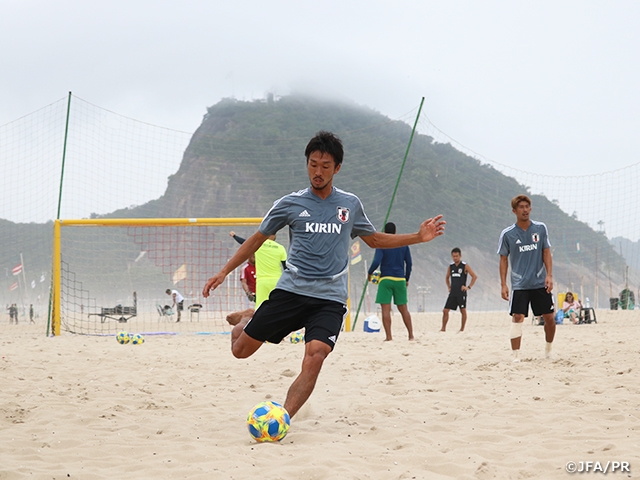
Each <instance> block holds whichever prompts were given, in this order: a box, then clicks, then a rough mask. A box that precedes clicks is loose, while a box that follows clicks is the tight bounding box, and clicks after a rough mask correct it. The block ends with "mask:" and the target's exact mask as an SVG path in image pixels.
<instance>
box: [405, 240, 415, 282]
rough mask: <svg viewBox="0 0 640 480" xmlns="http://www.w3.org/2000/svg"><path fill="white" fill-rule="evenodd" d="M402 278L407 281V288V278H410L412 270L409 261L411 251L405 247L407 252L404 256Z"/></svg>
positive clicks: (411, 263) (411, 264) (411, 262)
mask: <svg viewBox="0 0 640 480" xmlns="http://www.w3.org/2000/svg"><path fill="white" fill-rule="evenodd" d="M404 265H405V270H404V278H405V280H406V281H407V287H408V286H409V278H411V270H412V269H413V261H412V260H411V250H410V249H409V247H407V251H406V252H405V255H404Z"/></svg>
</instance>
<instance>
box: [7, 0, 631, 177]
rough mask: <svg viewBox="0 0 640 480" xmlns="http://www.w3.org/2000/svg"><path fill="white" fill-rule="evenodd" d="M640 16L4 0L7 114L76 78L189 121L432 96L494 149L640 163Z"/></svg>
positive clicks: (38, 102) (500, 154) (482, 6)
mask: <svg viewBox="0 0 640 480" xmlns="http://www.w3.org/2000/svg"><path fill="white" fill-rule="evenodd" d="M639 25H640V2H637V1H611V0H608V1H558V0H554V1H539V0H538V1H535V2H533V1H487V0H483V1H471V0H468V1H451V0H446V1H444V0H443V1H429V0H416V1H398V0H394V1H380V0H367V1H345V0H340V1H334V0H326V1H324V2H305V1H299V0H298V1H282V0H272V1H270V2H264V1H258V0H254V1H238V0H237V1H234V2H230V1H216V0H207V1H200V0H198V1H189V0H183V1H180V2H177V1H176V2H172V1H161V0H154V1H137V0H127V1H121V0H110V1H89V0H83V1H80V0H68V1H58V0H2V1H0V41H1V45H2V48H1V49H0V71H1V72H2V74H1V75H0V106H1V108H0V125H2V124H5V123H7V122H9V121H11V120H14V119H16V118H19V117H21V116H23V115H25V114H28V113H30V112H32V111H34V110H36V109H38V108H41V107H43V106H45V105H48V104H49V103H51V102H53V101H55V100H58V99H60V98H63V97H65V96H66V95H67V92H68V91H72V92H73V94H74V95H76V96H79V97H81V98H83V99H84V100H87V101H89V102H91V103H93V104H96V105H99V106H101V107H103V108H106V109H109V110H112V111H115V112H117V113H120V114H122V115H126V116H129V117H132V118H136V119H139V120H143V121H145V122H149V123H153V124H157V125H161V126H166V127H171V128H174V129H178V130H184V131H188V132H192V131H194V130H195V129H196V128H197V126H198V125H199V124H200V122H201V120H202V116H203V114H204V113H205V110H206V107H207V106H210V105H213V104H215V103H216V102H218V101H219V100H220V99H221V98H223V97H236V98H238V99H246V100H249V99H254V98H262V97H264V95H265V94H266V92H274V93H276V94H280V95H285V94H288V93H291V92H294V91H303V92H310V93H318V94H322V95H326V96H340V97H344V98H347V99H350V100H353V101H355V102H357V103H359V104H362V105H366V106H368V107H371V108H373V109H375V110H377V111H379V112H381V113H383V114H385V115H388V116H390V117H392V118H398V117H400V116H401V115H403V114H405V113H406V112H409V111H411V110H412V109H414V108H416V107H417V105H418V104H419V102H420V99H421V97H423V96H424V97H425V99H426V100H425V107H424V113H425V114H426V116H428V118H429V119H430V120H431V122H433V124H435V125H436V126H437V127H438V128H439V129H440V130H442V131H443V132H446V134H448V135H449V136H450V137H451V138H453V139H455V140H457V141H458V142H460V143H461V144H462V145H465V146H466V147H468V148H470V149H472V150H474V151H476V152H478V153H480V154H482V155H483V156H484V157H486V158H487V159H491V160H493V161H495V162H498V163H501V164H505V165H509V166H513V167H515V168H519V169H523V170H526V171H530V172H534V173H549V174H555V173H557V172H559V171H562V170H565V169H566V171H572V172H575V173H585V174H590V173H598V172H604V171H609V170H612V169H614V168H619V167H623V166H627V165H631V164H635V163H638V152H640V135H638V131H640V120H639V114H638V112H640V61H639V58H638V53H639V50H640V28H638V26H639ZM320 127H322V126H321V125H319V126H318V128H320Z"/></svg>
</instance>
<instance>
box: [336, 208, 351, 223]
mask: <svg viewBox="0 0 640 480" xmlns="http://www.w3.org/2000/svg"><path fill="white" fill-rule="evenodd" d="M338 220H340V221H341V222H342V223H347V222H348V221H349V209H348V208H345V207H338Z"/></svg>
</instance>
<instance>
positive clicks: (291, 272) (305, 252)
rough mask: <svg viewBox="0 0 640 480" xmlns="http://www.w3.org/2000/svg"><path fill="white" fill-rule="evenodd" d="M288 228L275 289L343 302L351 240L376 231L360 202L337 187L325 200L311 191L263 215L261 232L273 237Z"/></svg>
mask: <svg viewBox="0 0 640 480" xmlns="http://www.w3.org/2000/svg"><path fill="white" fill-rule="evenodd" d="M286 225H288V226H289V256H288V259H287V269H286V270H285V271H284V272H283V274H282V276H281V277H280V280H279V281H278V286H277V287H276V288H280V289H282V290H286V291H289V292H293V293H297V294H299V295H306V296H309V297H314V298H323V299H326V300H334V301H336V302H340V303H346V301H347V295H348V293H347V291H348V288H347V280H348V279H347V277H348V276H347V269H348V264H349V246H350V243H351V239H352V238H355V237H356V236H367V235H371V234H373V233H375V231H376V230H375V228H374V226H373V225H372V224H371V222H370V221H369V219H368V218H367V216H366V215H365V213H364V208H363V207H362V203H360V199H359V198H358V197H356V196H355V195H354V194H352V193H349V192H345V191H343V190H340V189H338V188H335V187H333V191H332V192H331V194H330V195H329V196H328V197H327V198H326V199H325V200H322V199H321V198H320V197H318V196H317V195H315V194H313V193H311V191H310V189H309V188H305V189H304V190H300V191H299V192H294V193H291V194H289V195H285V196H284V197H282V198H281V199H280V200H277V201H276V202H275V203H274V204H273V207H271V210H269V211H268V212H267V214H266V215H265V217H264V220H262V223H261V224H260V232H261V233H263V234H264V235H273V234H275V233H276V232H277V231H278V230H280V229H281V228H283V227H284V226H286Z"/></svg>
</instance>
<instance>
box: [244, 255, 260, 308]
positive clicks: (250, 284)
mask: <svg viewBox="0 0 640 480" xmlns="http://www.w3.org/2000/svg"><path fill="white" fill-rule="evenodd" d="M240 283H242V289H243V290H244V293H246V294H247V298H248V299H249V301H250V302H255V301H256V257H255V255H251V256H250V257H249V260H248V261H247V264H246V265H245V266H244V268H243V269H242V273H241V274H240Z"/></svg>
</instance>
